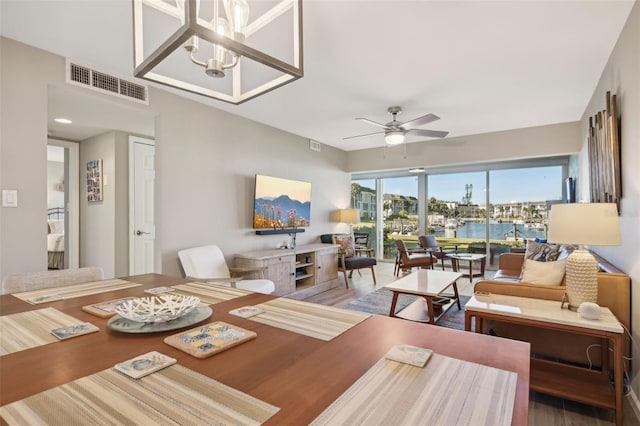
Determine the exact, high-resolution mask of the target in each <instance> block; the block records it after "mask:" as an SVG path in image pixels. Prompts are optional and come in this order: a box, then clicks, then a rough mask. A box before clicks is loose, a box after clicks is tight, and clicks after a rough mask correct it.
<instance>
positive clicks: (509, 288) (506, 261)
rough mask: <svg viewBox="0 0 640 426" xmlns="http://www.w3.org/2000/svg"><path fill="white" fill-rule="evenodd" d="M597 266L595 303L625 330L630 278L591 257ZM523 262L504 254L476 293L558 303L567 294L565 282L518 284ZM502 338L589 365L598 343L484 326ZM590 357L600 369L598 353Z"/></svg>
mask: <svg viewBox="0 0 640 426" xmlns="http://www.w3.org/2000/svg"><path fill="white" fill-rule="evenodd" d="M594 256H595V257H596V260H597V261H598V266H599V267H600V272H598V304H599V305H600V306H606V307H608V308H609V309H611V312H613V313H614V315H615V316H616V317H617V318H618V320H619V321H620V322H621V323H622V324H624V326H625V327H627V329H629V328H630V322H631V280H630V278H629V276H627V275H625V274H624V273H623V272H622V271H620V270H618V269H616V268H615V267H614V266H613V265H611V264H609V263H608V262H607V261H605V260H604V259H602V258H601V257H599V256H597V255H595V254H594ZM523 262H524V254H516V253H505V254H502V255H501V256H500V258H499V259H498V265H499V270H498V271H497V273H496V275H495V277H494V278H493V279H491V280H481V281H478V282H477V283H476V284H475V286H474V290H475V291H485V292H490V293H494V294H506V295H511V296H520V297H531V298H536V299H545V300H557V301H558V309H560V301H561V300H562V296H563V295H564V293H565V291H566V286H565V283H564V280H563V282H562V284H561V285H555V286H550V285H541V284H530V283H524V282H520V270H521V268H522V264H523ZM488 327H491V328H492V330H493V332H494V333H495V334H497V335H498V336H501V337H507V338H511V339H517V340H523V341H527V342H530V343H531V353H532V354H537V355H541V356H545V357H550V358H553V359H559V360H564V361H568V362H573V363H578V364H581V365H588V364H589V359H588V358H587V355H586V350H587V347H589V345H591V344H599V343H600V341H599V340H598V339H595V338H587V337H585V336H576V335H573V334H570V333H565V332H560V331H551V330H543V329H540V328H536V327H527V326H517V325H513V324H505V323H498V322H493V323H491V324H488V325H487V330H485V332H488V331H489V330H488ZM625 344H626V348H625V356H628V354H629V339H628V338H627V339H625ZM589 357H590V358H591V361H592V363H593V365H595V366H600V364H601V361H600V350H599V348H598V347H593V348H591V349H590V350H589Z"/></svg>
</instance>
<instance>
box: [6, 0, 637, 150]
mask: <svg viewBox="0 0 640 426" xmlns="http://www.w3.org/2000/svg"><path fill="white" fill-rule="evenodd" d="M250 3H251V2H250ZM633 3H634V0H600V1H598V0H566V1H561V0H545V1H542V0H536V1H517V0H503V1H482V0H477V1H457V0H443V1H428V0H422V1H400V0H392V1H381V0H353V1H342V0H305V1H304V2H303V14H304V15H303V16H304V61H305V62H304V69H305V76H304V77H303V78H302V79H300V80H298V81H296V82H293V83H291V84H289V85H286V86H284V87H282V88H279V89H277V90H275V91H273V92H270V93H268V94H266V95H263V96H261V97H258V98H256V99H253V100H251V101H248V102H247V103H245V104H242V105H238V106H234V105H230V104H226V103H223V102H220V101H216V100H211V99H208V98H204V97H201V96H196V95H190V94H186V93H185V92H179V91H176V92H175V93H179V94H183V95H185V96H188V97H190V98H192V99H195V100H197V101H199V102H202V103H205V104H208V105H212V106H214V107H216V108H219V109H222V110H226V111H230V112H232V113H235V114H238V115H241V116H244V117H247V118H250V119H253V120H256V121H259V122H262V123H265V124H268V125H270V126H273V127H276V128H279V129H283V130H286V131H289V132H291V133H294V134H297V135H300V136H303V137H305V138H310V139H314V140H317V141H320V142H322V143H324V144H328V145H332V146H335V147H338V148H340V149H343V150H346V151H350V150H356V149H364V148H371V147H380V146H383V145H384V140H383V137H382V135H376V136H369V137H363V138H356V139H349V140H342V138H343V137H346V136H352V135H357V134H362V133H371V132H375V131H376V130H377V128H376V127H373V126H371V125H368V124H366V123H364V122H361V121H356V120H354V118H355V117H366V118H369V119H371V120H374V121H377V122H382V123H386V122H387V121H389V119H390V117H389V115H388V114H387V112H386V109H387V107H388V106H391V105H400V106H402V107H403V109H404V113H403V114H402V115H401V116H399V117H398V119H399V120H400V121H407V120H410V119H412V118H415V117H418V116H420V115H423V114H426V113H434V114H436V115H438V116H440V118H441V119H440V120H439V121H436V122H434V123H431V124H429V125H427V126H424V127H425V128H429V129H434V130H448V131H449V132H450V134H449V137H458V136H464V135H470V134H479V133H487V132H494V131H500V130H507V129H517V128H524V127H531V126H539V125H545V124H552V123H562V122H569V121H576V120H579V119H580V117H581V116H582V113H583V112H584V109H585V107H586V105H587V102H588V101H589V99H590V98H591V95H592V93H593V90H594V88H595V86H596V83H597V81H598V79H599V77H600V74H601V72H602V70H603V68H604V66H605V64H606V62H607V60H608V58H609V55H610V53H611V51H612V49H613V46H614V45H615V42H616V40H617V38H618V36H619V34H620V32H621V30H622V27H623V25H624V23H625V21H626V19H627V17H628V15H629V12H630V10H631V8H632V6H633ZM131 15H132V6H131V1H130V0H103V1H98V0H84V1H77V0H38V1H36V0H0V19H1V21H0V31H1V34H2V35H3V36H6V37H9V38H12V39H15V40H18V41H22V42H24V43H26V44H29V45H32V46H36V47H39V48H42V49H45V50H48V51H51V52H54V53H56V54H59V55H62V56H65V57H69V58H71V59H74V60H76V61H79V62H80V63H82V64H84V65H89V66H93V67H96V68H98V69H101V70H103V71H106V72H111V73H114V74H117V75H119V76H121V77H125V78H132V76H133V48H132V38H133V36H132V16H131ZM34 66H37V64H34ZM194 72H202V71H201V69H200V68H199V67H195V66H194ZM144 84H148V83H147V82H144ZM60 96H61V97H62V98H64V97H65V96H67V95H64V94H61V95H60ZM53 104H55V99H54V100H50V109H55V108H54V105H53ZM125 115H126V114H125ZM51 118H52V117H51ZM76 124H77V125H79V126H83V125H85V123H84V122H83V121H82V120H74V125H76ZM85 127H86V129H85V130H87V131H88V130H89V129H90V128H91V126H90V124H89V125H87V126H85ZM64 132H65V130H57V133H58V136H60V137H62V136H63V134H62V133H64ZM420 140H424V139H416V138H415V137H409V138H408V139H407V141H408V142H417V141H420Z"/></svg>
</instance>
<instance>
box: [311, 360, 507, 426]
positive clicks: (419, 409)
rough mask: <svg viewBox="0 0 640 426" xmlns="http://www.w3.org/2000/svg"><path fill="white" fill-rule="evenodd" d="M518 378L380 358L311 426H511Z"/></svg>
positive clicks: (449, 363)
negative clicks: (421, 366)
mask: <svg viewBox="0 0 640 426" xmlns="http://www.w3.org/2000/svg"><path fill="white" fill-rule="evenodd" d="M516 382H517V374H516V373H514V372H511V371H505V370H499V369H497V368H493V367H487V366H484V365H480V364H475V363H472V362H468V361H462V360H459V359H455V358H450V357H447V356H443V355H439V354H432V356H431V358H430V359H429V361H428V362H427V365H426V366H425V367H424V368H420V367H414V366H412V365H409V364H405V363H401V362H397V361H390V360H387V359H384V358H383V359H381V360H380V361H378V362H377V363H376V364H374V365H373V367H371V368H370V369H369V371H367V372H366V373H365V374H364V375H363V376H362V377H360V379H358V381H357V382H355V383H354V384H353V385H351V387H350V388H349V389H347V390H346V391H345V393H343V394H342V395H341V396H340V397H339V398H338V399H337V400H335V401H334V403H333V404H331V405H330V406H329V407H328V408H327V409H326V410H325V411H324V412H323V413H322V414H320V416H318V417H317V418H316V419H315V420H314V421H313V423H312V425H315V426H319V425H328V424H331V425H338V424H341V425H342V424H344V425H407V426H409V425H416V424H421V425H447V426H453V425H471V424H472V425H492V426H499V425H505V426H507V425H511V418H512V416H513V407H514V403H515V394H516Z"/></svg>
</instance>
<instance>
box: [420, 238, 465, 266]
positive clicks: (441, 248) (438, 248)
mask: <svg viewBox="0 0 640 426" xmlns="http://www.w3.org/2000/svg"><path fill="white" fill-rule="evenodd" d="M418 244H419V245H420V248H423V249H425V251H430V252H431V253H432V254H433V256H434V257H435V258H437V259H438V260H439V261H440V265H441V266H442V270H443V271H444V260H445V259H447V255H448V254H453V253H457V252H458V245H457V244H447V245H440V244H438V241H436V237H434V236H433V235H420V236H419V237H418Z"/></svg>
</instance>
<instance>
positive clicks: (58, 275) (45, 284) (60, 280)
mask: <svg viewBox="0 0 640 426" xmlns="http://www.w3.org/2000/svg"><path fill="white" fill-rule="evenodd" d="M103 279H104V271H103V270H102V268H99V267H97V266H88V267H84V268H71V269H58V270H55V271H53V270H52V271H42V272H21V273H16V274H11V275H8V276H7V277H6V278H5V279H4V280H3V281H2V294H12V293H19V292H23V291H32V290H41V289H45V288H52V287H61V286H65V285H73V284H82V283H88V282H92V281H100V280H103Z"/></svg>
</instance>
